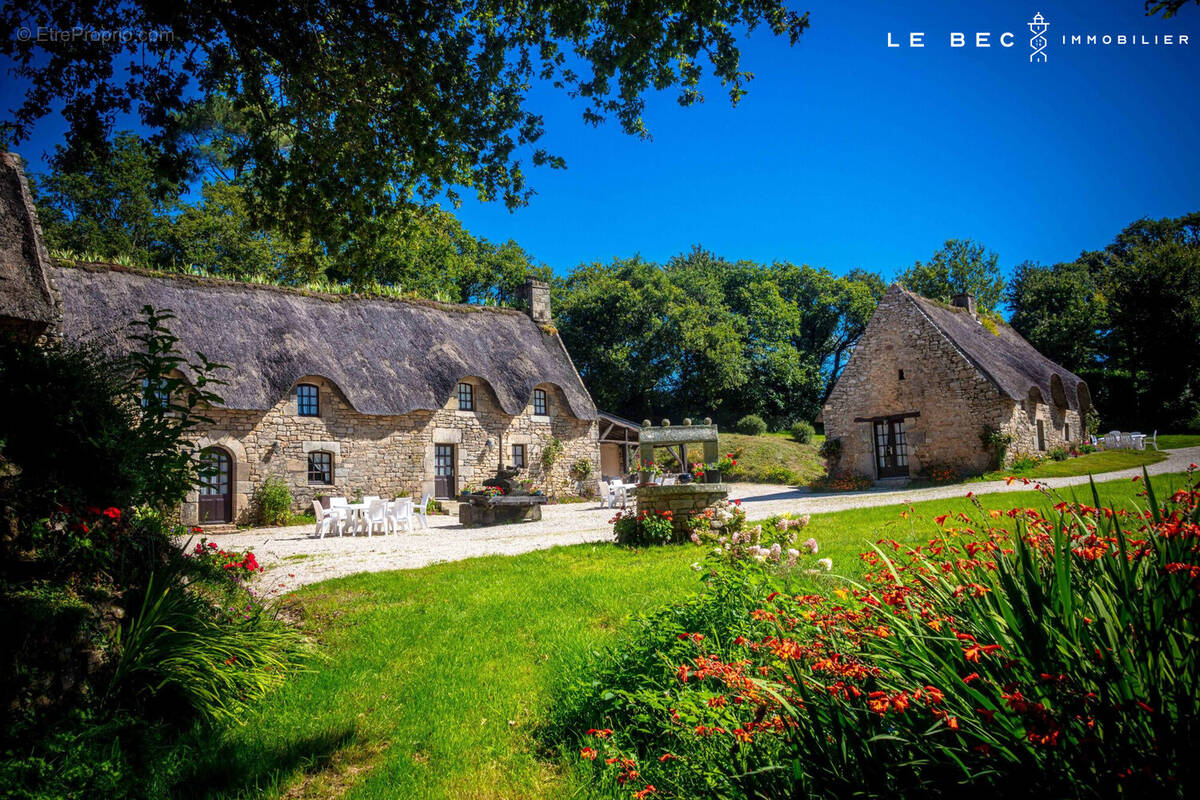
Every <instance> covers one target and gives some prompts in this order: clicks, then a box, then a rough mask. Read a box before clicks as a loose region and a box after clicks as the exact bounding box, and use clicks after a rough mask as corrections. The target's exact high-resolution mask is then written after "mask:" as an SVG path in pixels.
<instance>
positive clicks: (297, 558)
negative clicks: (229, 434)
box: [212, 447, 1200, 594]
mask: <svg viewBox="0 0 1200 800" xmlns="http://www.w3.org/2000/svg"><path fill="white" fill-rule="evenodd" d="M1196 462H1200V447H1188V448H1183V449H1180V450H1172V451H1169V457H1168V458H1167V460H1166V461H1160V462H1159V463H1157V464H1152V465H1150V466H1149V467H1147V470H1148V471H1149V473H1150V474H1151V475H1158V474H1161V473H1165V472H1182V471H1184V470H1186V469H1187V468H1188V465H1189V464H1192V463H1196ZM1141 474H1142V470H1141V468H1140V467H1138V468H1136V469H1128V470H1120V471H1117V472H1109V473H1105V474H1104V475H1103V476H1098V478H1100V479H1102V480H1120V479H1131V478H1133V477H1134V476H1137V475H1141ZM1041 482H1042V483H1045V484H1047V485H1049V486H1052V487H1054V488H1061V487H1065V486H1075V485H1079V484H1086V483H1087V482H1088V478H1087V476H1086V475H1084V476H1079V477H1073V478H1046V479H1042V481H1041ZM1027 488H1028V487H1026V486H1025V485H1023V484H1022V483H1021V482H1019V481H1018V482H1014V483H1013V484H1012V485H1011V486H1010V485H1008V484H1006V483H1005V482H1004V481H992V482H988V483H972V484H965V485H964V484H954V485H951V486H934V487H929V488H924V489H873V490H868V491H865V492H854V493H849V494H813V493H811V492H809V491H808V490H807V489H792V488H790V487H787V486H764V485H762V484H748V483H741V484H733V492H732V494H731V495H730V496H731V497H734V498H740V499H741V500H742V507H743V508H745V509H746V512H747V514H748V515H749V517H750V519H764V518H766V517H771V516H775V515H778V514H783V513H787V512H790V513H793V514H820V513H825V512H830V511H844V510H846V509H849V508H864V507H870V506H886V505H895V504H900V503H908V502H917V501H921V500H936V499H939V498H946V497H961V496H963V495H964V494H966V493H967V492H968V491H971V492H974V493H975V494H995V493H1000V492H1017V491H1024V490H1026V489H1027ZM613 514H614V511H613V510H612V509H607V508H599V507H598V506H597V505H596V504H595V503H577V504H566V505H554V506H545V507H544V508H543V515H542V519H541V520H540V521H539V522H527V523H524V524H521V525H500V526H496V527H491V528H469V529H468V528H463V527H462V526H460V525H459V524H458V520H457V518H454V517H431V518H430V520H431V525H430V527H429V528H428V529H427V530H417V531H415V532H413V533H401V534H399V535H395V536H381V535H375V536H371V537H367V536H364V535H361V534H360V535H358V536H328V537H326V538H324V539H316V538H313V536H312V528H311V527H308V526H304V527H291V528H258V529H254V530H249V531H241V532H238V533H230V534H222V535H219V536H214V537H212V540H213V541H215V542H217V543H218V545H219V546H221V547H229V548H236V549H239V550H244V549H247V548H250V549H253V550H254V552H255V553H256V554H257V556H258V560H259V562H260V563H262V564H263V565H264V566H265V567H266V568H267V570H266V572H264V573H263V575H262V579H261V583H262V585H261V587H260V589H261V591H264V592H270V593H272V594H281V593H285V592H289V591H291V590H293V589H296V588H298V587H300V586H304V585H305V584H309V583H316V582H318V581H323V580H328V579H330V578H337V577H341V576H343V575H351V574H354V573H357V572H382V571H385V570H393V569H413V568H417V567H424V566H428V565H429V564H435V563H437V562H439V561H458V560H461V559H466V558H474V557H476V556H483V555H516V554H519V553H526V552H529V551H531V550H541V549H545V548H549V547H556V546H558V545H567V544H580V543H585V542H603V541H609V540H610V539H611V538H612V527H611V526H610V525H609V522H608V521H609V520H610V519H611V518H612V516H613Z"/></svg>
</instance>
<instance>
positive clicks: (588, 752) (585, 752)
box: [579, 747, 596, 761]
mask: <svg viewBox="0 0 1200 800" xmlns="http://www.w3.org/2000/svg"><path fill="white" fill-rule="evenodd" d="M579 756H580V757H581V758H586V759H587V760H588V761H595V760H596V750H595V748H592V747H585V748H583V749H582V750H580V751H579Z"/></svg>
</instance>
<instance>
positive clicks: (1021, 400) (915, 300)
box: [822, 286, 1091, 478]
mask: <svg viewBox="0 0 1200 800" xmlns="http://www.w3.org/2000/svg"><path fill="white" fill-rule="evenodd" d="M1090 407H1091V395H1090V394H1089V392H1088V387H1087V384H1086V383H1084V382H1083V380H1081V379H1080V378H1079V377H1078V376H1077V375H1074V374H1073V373H1071V372H1069V371H1067V370H1066V369H1064V368H1062V367H1061V366H1059V365H1058V364H1055V363H1054V362H1053V361H1051V360H1050V359H1048V358H1046V357H1045V356H1043V355H1042V354H1041V353H1039V352H1038V351H1037V350H1035V349H1034V347H1033V346H1032V345H1031V344H1029V342H1027V341H1025V339H1024V338H1022V337H1021V335H1020V334H1018V333H1017V332H1016V331H1014V330H1013V329H1012V328H1011V327H1009V326H1008V325H1006V324H1005V323H1004V322H1003V321H1001V320H998V319H992V318H987V317H981V316H980V314H979V313H978V312H977V310H976V308H975V302H974V298H972V297H970V296H969V295H959V296H957V297H956V298H955V299H954V303H953V304H951V305H946V304H944V303H940V302H937V301H935V300H930V299H928V298H925V297H920V296H919V295H916V294H913V293H912V292H910V291H907V290H906V289H903V288H902V287H900V286H892V287H891V288H890V289H888V291H887V293H886V295H885V296H884V298H883V300H882V301H881V302H880V304H879V307H878V309H876V311H875V314H874V316H873V317H872V318H871V322H870V323H869V324H868V326H867V329H866V331H865V332H864V333H863V336H862V339H861V340H860V341H859V344H858V346H857V347H856V348H855V350H854V354H853V356H851V359H850V362H849V363H848V364H847V365H846V368H845V370H844V371H843V372H842V375H841V377H840V378H839V379H838V382H837V384H836V385H835V386H834V388H833V391H832V392H831V393H830V395H829V399H828V400H827V401H826V404H825V408H824V410H823V412H822V415H823V418H824V421H825V435H826V438H827V439H837V440H838V441H839V442H840V446H841V455H840V460H839V466H840V467H841V468H843V469H848V470H850V471H853V472H857V473H860V474H864V475H868V476H871V477H873V478H890V477H906V476H909V475H917V474H920V473H928V472H929V471H930V470H931V469H934V468H937V467H952V468H954V469H956V470H958V471H960V472H982V471H985V470H987V469H989V468H990V467H991V466H992V459H993V453H992V451H990V450H989V449H987V448H985V446H984V444H983V442H982V441H981V437H980V434H981V432H982V431H983V429H984V428H985V427H988V428H991V429H994V430H996V431H998V432H1001V433H1008V434H1011V435H1012V437H1013V443H1012V445H1011V446H1010V447H1009V449H1008V454H1009V458H1011V457H1012V455H1013V454H1015V453H1021V452H1024V453H1039V452H1041V453H1044V452H1045V451H1047V450H1049V449H1052V448H1055V447H1064V446H1067V445H1070V444H1073V443H1078V442H1080V441H1081V440H1082V438H1083V436H1084V434H1085V431H1084V429H1083V415H1084V414H1085V413H1086V412H1087V411H1088V410H1089V409H1090Z"/></svg>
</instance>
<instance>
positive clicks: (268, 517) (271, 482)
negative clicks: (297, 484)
mask: <svg viewBox="0 0 1200 800" xmlns="http://www.w3.org/2000/svg"><path fill="white" fill-rule="evenodd" d="M254 506H255V508H256V509H258V521H259V523H261V524H262V525H270V526H274V525H284V524H286V523H287V521H288V516H289V515H290V514H291V511H292V492H291V490H290V489H289V488H288V485H287V482H285V481H284V480H283V479H282V478H277V477H275V476H271V477H269V478H267V479H266V480H265V481H263V483H262V485H261V486H259V487H258V490H257V491H256V492H255V493H254Z"/></svg>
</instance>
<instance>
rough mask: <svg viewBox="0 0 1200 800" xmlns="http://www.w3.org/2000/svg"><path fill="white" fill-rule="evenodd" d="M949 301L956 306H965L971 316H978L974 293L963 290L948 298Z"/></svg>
mask: <svg viewBox="0 0 1200 800" xmlns="http://www.w3.org/2000/svg"><path fill="white" fill-rule="evenodd" d="M950 302H951V304H953V305H955V306H957V307H958V308H965V309H966V310H967V311H968V312H969V313H970V314H971V316H972V317H978V316H979V315H978V314H977V313H976V312H975V295H973V294H967V293H965V292H964V293H963V294H956V295H954V297H952V298H951V299H950Z"/></svg>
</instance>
